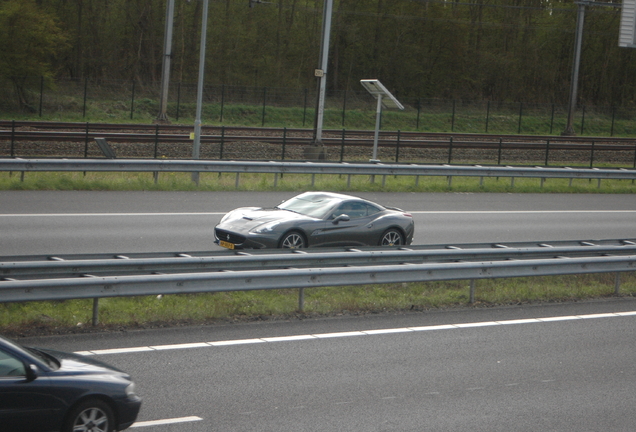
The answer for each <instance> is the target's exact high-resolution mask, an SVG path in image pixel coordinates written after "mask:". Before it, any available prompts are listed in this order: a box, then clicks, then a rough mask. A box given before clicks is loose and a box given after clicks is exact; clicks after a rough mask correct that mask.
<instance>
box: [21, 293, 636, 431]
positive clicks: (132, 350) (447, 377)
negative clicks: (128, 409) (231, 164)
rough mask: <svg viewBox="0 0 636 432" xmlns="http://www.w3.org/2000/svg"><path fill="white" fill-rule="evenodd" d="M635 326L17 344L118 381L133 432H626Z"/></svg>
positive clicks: (231, 330)
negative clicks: (76, 359) (136, 410)
mask: <svg viewBox="0 0 636 432" xmlns="http://www.w3.org/2000/svg"><path fill="white" fill-rule="evenodd" d="M635 325H636V301H635V300H634V299H622V300H606V301H592V302H581V303H573V304H553V305H538V306H524V307H505V308H490V309H462V310H454V311H452V310H451V311H429V312H418V313H405V314H399V315H371V316H364V317H348V316H343V317H336V318H325V319H313V320H303V321H300V320H298V321H290V322H261V323H241V324H227V325H216V326H199V327H189V328H175V329H159V330H145V331H128V332H117V333H108V334H89V335H67V336H49V337H42V338H33V339H24V340H22V342H23V343H27V344H31V345H38V346H46V347H51V348H55V349H62V350H67V351H77V352H81V353H82V354H85V355H92V356H94V357H95V358H98V359H100V360H103V361H106V362H109V363H111V364H113V365H115V366H118V367H120V368H122V369H124V370H126V371H128V372H130V373H131V374H132V375H133V377H134V379H135V381H136V383H137V386H138V393H139V394H140V395H141V396H142V397H143V398H144V403H143V406H142V411H141V413H140V416H139V418H138V422H137V423H136V424H135V425H134V426H135V427H138V428H140V430H144V431H151V432H186V431H188V432H190V431H192V432H199V431H201V432H203V431H206V432H209V431H219V432H235V431H236V432H245V431H259V432H261V431H263V432H264V431H267V432H269V431H276V432H343V431H351V432H363V431H364V432H367V431H378V432H379V431H382V432H389V431H391V432H411V431H413V432H415V431H418V432H419V431H435V432H438V431H467V432H468V431H470V432H475V431H477V432H482V431H483V432H498V431H501V432H510V431H519V432H525V431H527V432H536V431H563V432H565V431H568V432H570V431H571V432H575V431H576V432H598V431H624V432H627V431H632V430H634V424H636V412H635V411H634V406H635V404H636V392H635V391H634V388H635V385H636V367H635V366H634V360H635V358H636V353H635V350H634V347H635V346H636V333H635V332H634V326H635ZM133 430H136V429H135V428H133Z"/></svg>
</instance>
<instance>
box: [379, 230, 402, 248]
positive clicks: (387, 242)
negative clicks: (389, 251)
mask: <svg viewBox="0 0 636 432" xmlns="http://www.w3.org/2000/svg"><path fill="white" fill-rule="evenodd" d="M403 244H404V236H403V235H402V233H401V232H400V231H398V230H396V229H395V228H391V229H388V230H386V231H385V232H384V234H382V237H381V238H380V246H400V245H403Z"/></svg>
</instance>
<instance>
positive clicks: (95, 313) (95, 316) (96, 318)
mask: <svg viewBox="0 0 636 432" xmlns="http://www.w3.org/2000/svg"><path fill="white" fill-rule="evenodd" d="M97 324H99V298H98V297H96V298H94V299H93V327H95V326H96V325H97Z"/></svg>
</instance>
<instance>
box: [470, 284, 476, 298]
mask: <svg viewBox="0 0 636 432" xmlns="http://www.w3.org/2000/svg"><path fill="white" fill-rule="evenodd" d="M474 303H475V279H471V280H470V304H474Z"/></svg>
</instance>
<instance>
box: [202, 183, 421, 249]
mask: <svg viewBox="0 0 636 432" xmlns="http://www.w3.org/2000/svg"><path fill="white" fill-rule="evenodd" d="M414 231H415V224H414V222H413V217H412V216H411V215H410V214H409V213H406V212H404V211H402V210H400V209H398V208H393V207H384V206H381V205H380V204H376V203H374V202H371V201H367V200H365V199H362V198H357V197H353V196H349V195H342V194H336V193H331V192H305V193H302V194H300V195H297V196H295V197H293V198H291V199H289V200H286V201H283V202H282V203H281V204H279V205H277V206H276V207H274V208H270V209H264V208H260V207H242V208H238V209H235V210H232V211H231V212H229V213H228V214H226V215H225V216H224V217H223V219H221V222H220V223H219V224H218V225H217V226H216V227H215V228H214V236H215V238H216V239H215V243H216V244H218V245H220V246H223V247H226V248H228V249H262V248H290V249H298V248H306V247H317V246H323V247H335V246H376V245H377V246H396V245H409V244H411V242H412V241H413V232H414Z"/></svg>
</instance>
